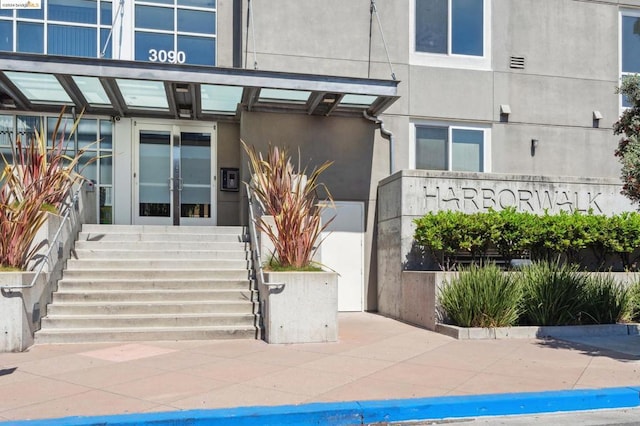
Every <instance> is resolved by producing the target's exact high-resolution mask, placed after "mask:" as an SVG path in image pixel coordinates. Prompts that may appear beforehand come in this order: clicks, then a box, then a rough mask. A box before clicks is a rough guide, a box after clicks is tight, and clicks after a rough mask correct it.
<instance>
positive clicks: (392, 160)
mask: <svg viewBox="0 0 640 426" xmlns="http://www.w3.org/2000/svg"><path fill="white" fill-rule="evenodd" d="M362 116H363V117H364V118H365V119H366V120H369V121H371V122H373V123H374V124H375V125H376V127H377V128H378V129H380V135H381V136H382V137H383V138H385V139H386V140H388V141H389V174H390V175H392V174H393V173H394V172H395V167H394V164H395V157H396V152H395V143H394V136H393V133H391V132H390V131H389V130H387V129H385V128H384V122H383V121H382V120H381V119H380V118H379V117H376V116H373V115H369V114H368V113H367V111H366V110H365V111H362Z"/></svg>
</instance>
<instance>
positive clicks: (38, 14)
mask: <svg viewBox="0 0 640 426" xmlns="http://www.w3.org/2000/svg"><path fill="white" fill-rule="evenodd" d="M18 18H27V19H44V8H43V7H41V8H40V9H18Z"/></svg>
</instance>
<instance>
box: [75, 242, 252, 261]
mask: <svg viewBox="0 0 640 426" xmlns="http://www.w3.org/2000/svg"><path fill="white" fill-rule="evenodd" d="M72 256H73V258H75V259H80V260H86V259H100V260H103V259H176V260H177V259H188V260H201V259H212V260H226V259H229V260H248V259H249V256H250V254H249V253H248V252H247V251H246V250H244V249H241V250H231V249H230V250H222V249H219V250H135V251H133V250H123V249H109V250H105V249H102V248H100V245H98V246H96V247H94V248H91V249H87V248H84V249H78V248H76V249H75V251H74V252H73V253H72Z"/></svg>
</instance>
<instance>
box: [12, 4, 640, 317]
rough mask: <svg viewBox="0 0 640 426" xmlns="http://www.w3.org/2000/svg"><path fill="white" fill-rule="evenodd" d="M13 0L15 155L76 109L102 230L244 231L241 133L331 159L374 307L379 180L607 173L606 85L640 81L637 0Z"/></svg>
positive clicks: (614, 166)
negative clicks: (24, 142) (631, 77)
mask: <svg viewBox="0 0 640 426" xmlns="http://www.w3.org/2000/svg"><path fill="white" fill-rule="evenodd" d="M10 3H11V2H7V4H6V5H5V6H7V8H5V9H2V10H0V71H1V72H0V101H1V111H0V127H1V129H0V150H2V152H3V153H4V154H5V155H6V156H10V155H11V147H12V145H13V144H14V143H15V140H16V138H17V137H18V136H19V135H22V137H26V136H28V135H29V134H30V133H33V132H34V130H35V129H39V128H40V126H42V128H46V129H49V130H50V129H52V128H53V126H54V123H55V121H56V117H57V112H58V111H59V110H60V108H61V106H62V105H66V106H67V110H66V112H67V115H66V116H65V117H66V120H67V123H66V126H65V128H66V129H70V128H71V124H70V123H71V122H73V119H74V115H75V116H78V115H79V114H80V112H81V111H83V110H84V114H83V116H82V120H81V122H80V125H79V128H78V132H77V136H75V138H74V145H75V149H77V150H80V149H86V150H87V154H86V155H85V162H88V161H87V160H88V158H90V157H92V156H93V157H97V158H98V160H97V161H95V162H93V163H91V164H90V165H89V166H88V167H87V168H85V169H84V170H83V173H84V174H85V175H86V176H87V177H88V178H90V179H91V180H92V181H93V182H94V184H95V188H96V191H98V192H99V195H100V196H99V197H96V198H97V199H98V205H97V206H96V209H97V211H98V217H99V221H100V222H102V223H115V224H180V225H198V224H217V225H237V224H245V223H246V220H247V219H246V213H245V212H246V199H245V198H243V191H242V185H241V182H242V181H246V180H248V179H247V166H246V160H245V159H243V152H242V147H241V144H240V140H241V139H242V140H244V141H245V142H247V143H249V144H253V145H255V146H256V147H257V148H259V149H260V148H265V147H266V146H267V145H268V144H269V143H273V144H279V145H285V146H289V147H290V148H293V149H294V150H297V149H299V150H300V154H301V158H303V159H308V160H309V162H310V165H311V166H313V164H320V163H322V162H324V161H326V160H330V161H334V162H335V163H334V165H333V166H332V167H331V169H329V171H328V172H327V174H326V177H325V181H326V184H327V186H328V187H329V188H330V190H331V192H332V194H333V196H334V198H335V199H336V201H339V202H341V203H344V206H351V207H353V205H359V206H361V208H360V209H355V210H356V211H359V212H360V213H358V214H357V216H358V218H357V220H356V222H357V226H355V228H354V229H359V231H358V232H359V233H360V234H361V235H362V245H363V247H364V248H363V251H362V253H363V254H362V256H363V259H362V262H361V263H362V274H361V281H362V284H359V285H360V286H361V287H362V300H361V303H360V305H359V306H360V309H375V308H376V303H377V298H376V294H377V293H376V285H377V283H376V243H375V232H376V231H375V228H376V221H375V212H376V201H377V200H376V194H377V188H378V182H379V181H380V180H382V179H384V178H385V177H387V176H388V175H389V174H390V173H392V172H394V171H398V170H402V169H425V170H442V171H451V172H458V171H464V172H477V173H494V174H495V173H497V174H500V173H508V174H524V175H537V176H574V177H595V178H616V177H618V176H619V165H618V163H617V161H616V159H615V158H614V156H613V151H614V149H615V146H616V143H617V137H615V136H614V135H613V134H612V123H613V122H615V121H616V119H617V117H618V115H619V114H620V112H621V110H622V108H624V100H623V99H621V97H620V96H619V95H617V94H616V93H615V88H616V87H617V86H618V85H619V82H620V78H621V77H622V76H624V75H625V74H630V73H635V72H640V59H639V58H640V55H639V54H638V53H639V52H640V1H638V0H617V1H613V0H612V1H606V0H598V1H589V0H377V1H371V0H351V1H340V0H323V1H319V0H306V1H290V0H289V1H285V0H272V1H269V2H266V1H263V0H253V1H249V0H147V1H139V0H120V1H118V0H114V1H106V0H41V2H36V3H38V4H35V5H34V4H33V3H30V4H29V5H28V7H26V8H14V7H15V6H16V5H17V3H20V2H13V4H10ZM24 3H25V4H23V5H18V6H27V5H26V2H24ZM380 127H383V128H384V129H386V131H388V132H390V133H391V134H392V135H393V136H392V137H390V136H389V134H388V133H385V132H381V131H380V130H381V129H380ZM94 141H98V142H97V143H93V142H94ZM176 195H177V196H176ZM351 207H345V208H346V210H349V209H350V208H351ZM346 210H345V211H346ZM349 211H351V210H349ZM354 309H356V310H357V309H358V308H357V307H356V308H354Z"/></svg>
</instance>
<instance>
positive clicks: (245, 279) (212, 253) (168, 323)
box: [35, 225, 260, 343]
mask: <svg viewBox="0 0 640 426" xmlns="http://www.w3.org/2000/svg"><path fill="white" fill-rule="evenodd" d="M249 259H250V252H249V244H248V242H247V236H246V235H245V234H244V233H243V229H242V228H241V227H186V226H183V227H173V226H124V225H84V226H83V228H82V232H81V233H80V234H79V237H78V241H77V242H76V245H75V252H72V258H71V259H70V260H69V261H68V262H67V267H66V269H65V270H64V273H63V276H62V279H61V280H60V281H59V283H58V290H57V291H56V292H55V293H54V295H53V301H52V303H51V304H50V305H49V306H48V309H47V315H46V317H44V318H43V319H42V327H41V329H40V330H39V331H38V332H36V334H35V341H36V343H67V342H68V343H72V342H74V343H75V342H109V341H132V340H138V341H144V340H202V339H238V338H256V337H258V336H259V333H260V330H259V327H258V324H259V318H258V314H257V309H258V302H257V293H256V291H255V290H254V282H253V280H252V279H251V262H250V260H249Z"/></svg>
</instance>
